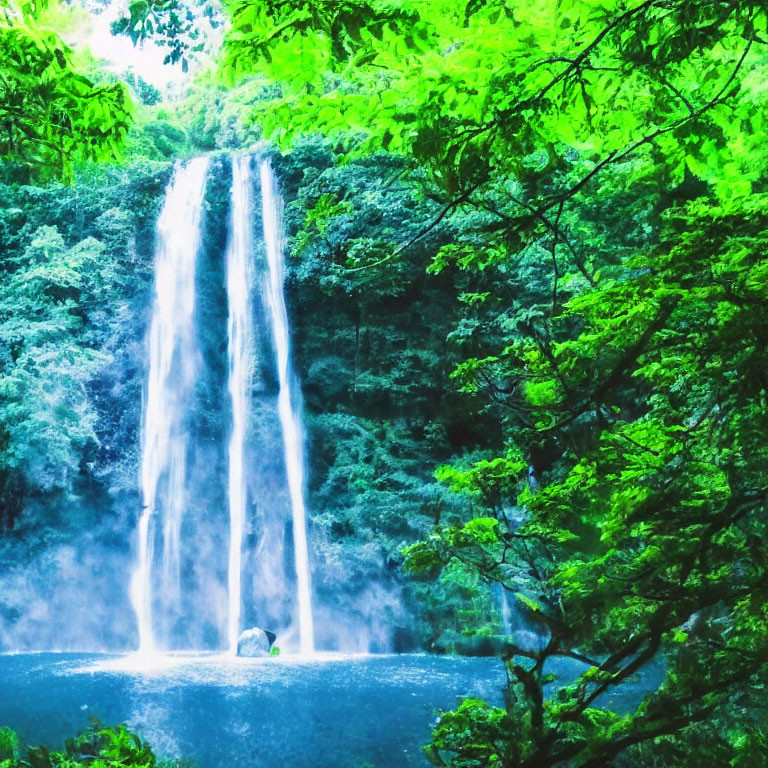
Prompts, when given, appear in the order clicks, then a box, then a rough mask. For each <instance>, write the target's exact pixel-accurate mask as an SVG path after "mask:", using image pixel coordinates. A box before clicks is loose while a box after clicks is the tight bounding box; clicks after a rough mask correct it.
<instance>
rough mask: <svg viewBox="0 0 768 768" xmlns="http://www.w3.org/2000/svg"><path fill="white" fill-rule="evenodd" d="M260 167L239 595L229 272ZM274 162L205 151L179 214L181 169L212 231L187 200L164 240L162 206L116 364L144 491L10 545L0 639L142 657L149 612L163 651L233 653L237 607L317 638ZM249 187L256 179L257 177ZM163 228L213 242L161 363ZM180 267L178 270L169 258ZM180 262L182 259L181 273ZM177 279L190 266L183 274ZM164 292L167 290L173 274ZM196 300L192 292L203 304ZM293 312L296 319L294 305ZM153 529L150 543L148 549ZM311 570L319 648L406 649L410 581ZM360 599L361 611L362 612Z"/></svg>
mask: <svg viewBox="0 0 768 768" xmlns="http://www.w3.org/2000/svg"><path fill="white" fill-rule="evenodd" d="M244 163H245V164H247V165H248V174H247V175H248V176H249V180H248V183H247V184H246V185H245V187H247V189H248V191H249V194H250V199H249V200H247V201H243V200H241V201H240V202H241V203H242V202H245V204H244V205H243V206H241V214H242V216H243V217H244V218H245V219H248V220H249V221H250V224H251V231H250V233H249V237H250V241H249V242H248V247H247V248H246V250H248V249H250V253H249V259H250V263H249V264H248V265H246V269H247V270H248V271H249V272H250V275H249V285H250V288H251V294H250V297H249V304H248V305H247V311H248V313H249V318H248V319H249V320H250V323H249V326H250V327H247V328H246V329H245V334H244V338H245V339H246V341H247V342H248V344H249V345H250V349H249V350H248V353H247V354H246V355H245V356H244V360H243V361H241V363H242V369H243V370H244V371H245V373H246V374H247V378H248V385H247V387H245V390H244V392H243V395H244V400H245V402H246V407H247V409H248V413H247V420H248V423H247V424H246V425H245V426H244V432H243V436H242V445H241V450H242V479H241V482H242V487H243V498H242V501H241V503H242V521H241V522H242V529H241V530H240V531H239V532H238V533H237V537H239V538H240V539H241V545H242V548H241V551H240V555H241V557H240V560H241V562H240V568H239V570H240V571H241V579H240V580H239V586H240V599H239V600H235V598H234V596H233V590H232V583H233V578H234V576H233V563H232V557H231V554H232V551H233V550H232V541H233V538H232V537H233V535H234V534H233V533H232V529H231V527H230V521H231V520H232V519H233V518H232V514H233V512H232V508H231V505H232V494H231V493H230V490H231V488H233V487H234V485H233V482H235V481H233V478H232V477H231V472H232V467H233V461H232V438H233V436H234V434H235V430H234V425H233V419H234V415H235V409H234V408H233V404H234V399H235V398H234V394H233V391H232V385H233V382H232V376H231V373H232V370H231V369H232V364H233V362H232V359H231V353H232V349H231V343H230V341H231V336H232V333H233V330H232V325H233V318H232V317H231V316H230V312H231V309H232V306H231V302H230V299H231V297H232V296H231V294H232V286H231V285H230V286H228V285H227V279H228V272H227V270H228V259H229V257H231V255H232V253H233V248H232V245H233V242H234V229H235V222H236V219H237V216H236V213H237V211H236V208H237V201H236V195H235V194H234V193H235V192H236V191H237V185H236V184H234V183H233V176H234V174H235V173H236V172H235V171H233V168H237V167H238V166H239V167H240V168H241V170H242V169H243V168H244V165H243V164H244ZM204 166H205V167H204ZM265 168H266V166H262V167H261V168H259V167H258V165H257V161H256V160H255V159H248V158H245V159H242V158H241V159H237V158H235V159H234V160H233V159H230V158H226V157H217V158H210V159H207V158H206V159H198V160H194V161H186V162H182V163H180V164H179V166H178V167H177V168H176V170H175V171H174V174H176V175H174V176H172V177H171V178H170V179H169V182H168V187H167V190H166V195H165V199H164V201H163V205H164V206H166V208H167V207H168V206H169V203H171V202H172V204H173V205H175V206H178V205H180V204H181V203H180V201H179V200H176V201H175V202H173V201H170V200H169V198H170V197H171V193H172V192H173V190H174V180H176V181H178V173H179V172H180V171H182V172H184V173H186V174H190V173H195V172H196V173H197V183H198V184H199V188H200V190H202V197H201V198H200V199H198V200H197V202H196V203H195V205H197V206H198V207H199V211H198V215H199V232H197V233H195V232H194V229H195V226H194V222H193V223H192V224H190V220H189V219H184V218H183V217H182V218H181V219H178V218H177V216H178V215H179V213H180V212H179V210H175V211H173V216H171V212H170V211H169V212H168V213H169V222H170V223H171V224H172V222H173V221H174V220H178V221H181V222H183V224H182V226H180V227H179V228H178V230H169V231H167V232H166V233H165V235H164V234H163V229H162V228H163V226H164V224H163V213H162V211H160V215H159V217H158V231H157V236H156V246H155V249H154V254H148V255H147V257H146V264H145V265H144V266H145V267H146V268H142V269H141V270H139V271H138V272H137V274H136V280H137V282H140V283H142V285H141V287H140V289H139V291H138V295H139V296H140V297H141V300H140V301H139V302H138V303H137V305H136V306H134V307H132V308H131V311H132V312H133V317H134V318H135V320H136V322H135V326H136V327H135V329H134V328H132V329H131V342H130V344H128V345H126V348H125V349H121V350H119V354H117V355H116V358H115V360H116V362H115V363H114V366H120V367H122V370H121V371H120V373H119V374H116V375H115V379H117V380H118V381H119V387H120V388H121V390H124V391H135V392H136V397H135V398H133V400H132V401H131V403H130V405H129V407H128V408H126V411H125V413H124V414H121V419H122V420H123V421H125V422H126V423H128V424H129V426H130V425H131V424H132V425H133V427H131V429H133V430H135V447H131V449H130V450H128V451H125V452H124V453H123V454H122V455H121V456H119V457H116V461H119V462H121V463H122V464H123V465H125V471H124V472H123V474H124V475H126V476H130V477H131V478H136V480H135V481H134V480H133V479H131V483H130V485H131V487H126V486H127V483H126V482H123V484H122V485H121V487H119V488H115V487H110V488H108V489H106V492H103V493H101V494H100V495H99V494H94V495H93V498H92V499H89V501H92V506H89V507H88V508H87V509H86V508H84V507H83V508H79V509H77V510H67V514H68V515H71V516H72V517H73V518H75V519H79V518H83V520H86V521H87V523H85V524H82V525H81V527H80V528H79V529H72V530H67V529H66V526H62V531H61V532H60V533H59V532H58V531H57V532H56V533H55V534H54V533H51V532H49V533H47V538H46V539H45V540H43V541H42V543H41V541H34V540H32V539H30V540H29V541H27V542H25V541H20V542H15V541H13V540H12V539H8V540H6V541H5V542H3V546H4V547H5V548H6V549H7V550H8V551H7V554H6V553H0V556H2V559H3V562H5V563H8V564H9V567H7V568H4V569H3V572H2V573H0V607H1V608H2V610H0V650H5V651H16V652H19V651H27V650H36V651H38V650H57V651H118V652H123V651H133V650H135V649H136V648H138V647H139V646H140V645H141V644H142V643H141V638H140V632H139V624H138V622H137V615H138V616H142V615H143V616H144V617H149V618H147V626H151V627H152V635H153V638H152V641H151V642H150V644H149V645H147V643H144V648H145V650H146V649H147V648H148V647H151V646H155V647H157V648H158V649H159V650H200V651H222V650H226V649H231V647H232V643H233V635H234V634H235V631H236V630H235V629H233V627H232V624H231V615H232V611H231V610H230V609H231V608H232V606H233V604H235V602H239V604H240V610H241V615H240V618H239V621H238V622H237V625H238V626H237V629H244V628H246V627H249V626H253V625H257V626H262V627H264V628H265V629H270V630H272V631H275V632H276V633H277V634H278V645H279V646H280V647H281V649H282V650H283V651H284V652H286V651H287V652H289V653H290V652H294V651H299V650H300V649H301V648H302V645H303V647H304V650H305V651H306V650H307V648H308V645H307V642H308V641H307V639H306V634H307V633H306V632H305V638H304V641H303V643H302V639H301V631H300V621H299V617H300V613H301V611H302V607H301V605H300V602H301V601H300V599H299V597H300V594H301V593H302V592H303V594H304V596H305V598H304V602H305V605H304V608H303V610H304V612H305V615H306V596H307V595H308V594H309V589H310V584H309V578H308V574H309V569H307V571H306V572H305V574H304V585H303V589H302V590H299V589H298V588H297V579H296V574H297V550H296V548H295V547H294V544H293V543H294V541H296V540H297V538H296V528H295V516H294V515H293V514H292V512H293V510H294V509H295V507H296V488H299V489H300V488H301V485H302V484H303V482H304V479H303V477H302V473H303V472H304V470H303V466H301V465H303V460H302V459H301V458H299V459H298V463H299V465H300V466H299V474H298V479H297V477H296V466H295V465H294V467H293V473H294V479H293V483H292V484H291V483H289V482H288V479H289V478H288V477H287V472H286V469H287V463H286V449H287V446H288V444H289V443H291V441H292V442H293V446H292V448H290V449H289V450H292V451H293V454H292V455H293V456H294V457H295V456H296V455H297V453H296V444H297V441H298V447H299V449H303V436H302V434H301V424H300V421H297V420H296V419H297V414H298V413H299V412H300V389H299V387H298V383H297V382H296V381H295V379H294V377H293V376H292V374H291V372H290V364H289V350H287V349H286V352H284V354H283V359H282V362H281V360H280V359H279V356H278V350H277V349H276V345H277V343H278V342H279V339H276V335H275V327H274V317H275V315H276V313H277V316H280V312H281V309H280V306H279V302H277V304H276V302H275V292H274V280H273V284H272V286H271V287H270V277H269V276H270V271H269V270H270V263H269V257H270V253H269V250H268V245H269V243H268V242H266V241H267V240H268V239H269V237H267V238H265V236H264V235H265V225H266V226H267V228H268V229H269V228H270V227H271V228H272V233H271V237H272V240H273V244H272V252H273V257H274V254H275V253H277V250H279V249H280V248H281V247H282V244H281V242H280V239H281V237H280V231H279V221H280V217H279V206H280V200H279V197H278V196H277V194H276V187H275V186H274V179H273V178H272V177H271V173H270V174H267V175H266V176H265V173H266V171H265ZM194 169H197V170H196V171H195V170H194ZM241 176H242V174H241ZM265 178H266V179H271V183H272V185H273V186H272V187H270V189H269V197H270V198H271V203H270V204H271V206H272V208H271V209H270V210H269V211H265V210H263V206H262V204H261V203H262V194H261V189H262V186H263V185H264V184H265ZM188 182H189V178H187V179H185V181H184V183H183V184H182V185H177V190H176V191H177V192H179V193H180V194H181V195H182V197H183V196H184V195H186V196H187V198H188V199H187V203H189V200H190V199H191V198H190V195H189V185H188ZM182 187H183V188H182ZM240 187H241V189H243V185H242V184H241V185H240ZM192 197H194V196H192ZM164 236H165V237H171V238H172V239H173V238H175V240H176V241H177V242H176V244H175V245H174V246H173V247H178V246H179V242H178V241H179V238H182V239H184V238H186V239H187V240H189V241H192V240H195V239H197V245H198V246H199V247H197V248H195V247H194V245H195V244H194V243H191V242H187V243H186V245H187V246H189V247H188V248H187V251H190V250H191V251H196V253H195V254H194V257H195V260H194V262H193V264H192V266H193V269H192V271H191V272H190V271H187V272H184V273H183V275H184V280H185V281H186V283H185V285H184V286H183V288H182V289H180V287H179V286H178V285H176V286H175V287H174V291H177V290H181V291H182V293H183V297H182V295H181V294H179V295H177V297H176V298H177V299H178V300H179V304H180V306H179V307H177V312H179V313H180V315H181V316H183V317H185V318H186V320H184V322H186V327H185V329H184V330H183V332H182V333H181V335H180V336H179V338H178V339H177V342H178V343H176V346H175V348H174V349H173V350H172V351H171V354H170V356H168V355H166V357H165V358H163V359H162V360H160V357H161V356H160V355H159V351H158V349H154V351H153V343H154V342H153V336H152V334H153V322H154V320H155V318H156V317H157V313H156V312H155V310H156V309H157V308H156V307H155V306H154V304H155V301H154V299H155V298H156V295H155V294H156V293H157V291H156V288H157V285H156V281H157V270H158V267H159V266H160V265H161V264H162V263H163V262H162V258H161V256H162V253H163V248H164V247H166V246H168V244H169V243H168V241H167V240H166V241H164V240H163V237H164ZM246 240H247V238H246ZM276 249H277V250H276ZM177 255H178V254H177ZM167 256H168V254H166V257H167ZM172 262H173V260H172V259H171V260H170V261H169V263H168V264H167V265H166V266H168V267H171V266H172ZM177 266H178V265H177ZM188 266H189V265H188ZM273 267H274V265H273ZM173 273H174V271H173V269H170V270H169V274H173ZM175 274H176V276H177V277H179V276H180V275H181V273H179V272H178V271H177V272H175ZM274 274H275V272H274V268H273V272H272V275H273V276H274ZM281 279H282V277H279V278H278V283H279V280H281ZM163 290H164V291H166V292H167V290H168V286H167V285H166V286H165V287H164V288H163ZM228 294H229V295H228ZM190 296H191V297H193V299H194V303H193V306H192V308H191V314H190V312H189V301H190ZM144 297H145V298H144ZM153 297H154V298H153ZM166 298H167V294H166ZM270 302H271V303H270ZM282 313H283V315H285V306H284V304H283V307H282ZM167 319H168V318H166V320H167ZM281 322H282V323H283V332H284V339H283V341H282V342H280V343H282V344H283V346H286V344H287V342H288V338H289V337H288V335H287V333H288V327H287V323H288V318H287V316H285V317H284V319H283V320H282V321H281ZM155 330H156V331H157V329H155ZM157 332H159V331H157ZM153 354H155V355H158V358H157V359H156V360H155V365H156V366H158V365H160V367H162V366H166V373H165V376H166V377H168V378H169V380H172V381H173V387H176V390H175V391H174V392H173V393H171V394H172V396H171V397H170V400H169V399H168V397H169V392H168V391H167V388H166V391H165V392H163V391H162V390H163V387H164V386H165V384H163V382H162V381H156V382H155V389H156V390H158V391H159V392H160V393H161V394H162V395H163V398H165V400H164V401H163V403H162V404H159V403H158V402H157V401H155V400H153V396H154V397H156V396H157V394H158V391H155V392H154V393H153V392H152V391H151V390H152V381H151V380H150V379H148V371H149V369H150V368H151V366H152V362H153V361H152V355H153ZM166 383H167V382H166ZM115 386H116V385H114V384H113V385H112V387H113V389H115ZM281 396H282V414H281ZM286 405H287V406H288V407H287V408H286ZM150 408H151V409H154V414H155V416H158V415H159V416H162V419H161V421H163V422H164V424H165V426H164V427H162V428H161V430H160V431H161V432H162V433H163V434H154V436H152V435H151V434H150V435H149V439H151V440H152V441H154V444H155V449H160V450H164V451H166V452H167V454H168V456H169V457H170V456H171V455H172V458H171V459H169V463H168V465H167V466H165V467H162V466H161V464H162V462H160V461H158V459H157V450H155V453H154V458H153V454H152V452H151V451H148V450H147V447H148V446H147V440H148V431H149V433H151V431H152V429H157V423H158V422H157V421H155V422H153V423H154V425H155V426H154V427H152V428H151V429H149V430H148V422H147V414H148V411H149V409H150ZM291 419H292V420H293V423H292V424H289V426H290V429H289V430H288V431H289V432H292V434H289V435H288V436H286V429H285V424H286V422H287V421H288V422H290V420H291ZM123 428H125V427H123ZM163 430H165V431H164V432H163ZM140 436H141V439H140ZM142 443H143V444H142ZM170 470H172V471H170ZM139 478H141V485H142V486H143V488H141V487H140V483H139ZM150 486H153V489H152V490H151V491H150V490H148V489H149V487H150ZM148 494H149V496H148ZM153 499H154V500H153ZM171 499H175V500H176V501H171ZM300 500H301V501H302V502H303V498H300ZM81 503H82V501H81ZM162 504H165V505H166V508H167V509H168V510H169V511H170V515H168V516H167V517H166V518H163V516H162V515H161V514H160V513H159V512H157V511H156V512H154V513H152V512H151V510H152V508H153V506H160V505H162ZM142 511H143V513H144V514H143V515H142V514H141V513H142ZM309 526H310V530H309V531H308V541H309V543H308V544H302V543H300V546H302V547H303V546H306V547H307V548H308V549H311V546H312V535H313V533H312V530H311V521H310V522H309ZM142 527H143V528H144V529H145V530H142ZM150 529H151V530H150ZM73 531H74V532H73ZM142 541H143V542H144V544H145V545H146V549H145V551H144V554H143V555H142V552H141V542H142ZM299 554H300V553H299ZM142 557H143V565H142ZM298 561H301V557H299V558H298ZM313 567H315V568H317V567H319V568H321V569H323V568H324V569H325V570H323V572H322V573H321V575H320V581H321V583H323V584H324V585H325V587H324V588H325V590H326V595H325V599H321V600H319V601H318V600H316V602H315V605H314V606H313V608H312V611H311V613H310V616H311V618H313V619H314V625H315V626H314V637H315V641H316V646H317V648H319V649H321V650H323V649H324V650H339V651H349V652H368V651H387V650H388V649H390V648H391V637H390V636H391V629H392V627H391V623H390V622H388V620H387V619H386V618H385V615H386V614H387V613H389V614H390V615H391V614H392V613H395V612H396V611H397V609H398V607H399V598H398V595H397V593H396V591H393V590H391V589H390V588H388V587H385V586H384V585H383V583H382V584H379V583H377V582H376V581H375V580H371V582H370V584H368V585H366V588H365V590H364V591H361V590H360V589H359V588H357V589H355V590H352V591H350V590H348V589H347V588H346V586H345V583H344V573H343V571H334V570H333V568H336V567H337V564H336V563H332V564H331V568H330V569H329V567H328V563H324V564H323V563H320V564H313ZM142 569H143V570H142ZM328 584H332V586H333V589H334V590H335V591H336V595H344V598H343V599H342V600H338V599H334V594H330V598H329V593H328V586H327V585H328ZM349 606H353V611H352V612H350V611H349V610H348V609H349ZM355 606H359V607H360V610H357V611H356V610H355V609H354V607H355ZM372 616H373V617H377V618H373V619H372ZM379 616H380V618H378V617H379ZM305 623H306V622H305ZM146 636H147V632H146V628H145V638H146Z"/></svg>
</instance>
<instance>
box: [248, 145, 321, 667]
mask: <svg viewBox="0 0 768 768" xmlns="http://www.w3.org/2000/svg"><path fill="white" fill-rule="evenodd" d="M259 175H260V180H261V198H262V219H263V224H264V244H265V246H266V251H267V262H268V266H269V274H268V275H267V282H266V296H267V305H268V306H269V312H270V316H271V320H272V335H273V340H274V345H275V352H276V354H277V373H278V381H279V386H280V389H279V394H278V412H279V415H280V424H281V426H282V432H283V447H284V450H285V469H286V474H287V478H288V490H289V493H290V499H291V512H292V514H293V550H294V558H295V564H296V582H297V595H298V603H299V642H300V649H301V653H302V654H311V653H313V652H314V650H315V641H314V629H313V625H312V593H311V585H310V575H309V550H308V546H307V522H306V510H305V507H304V448H303V442H302V438H303V435H302V427H301V417H300V413H299V411H298V410H297V409H295V408H294V405H293V401H292V397H291V384H292V380H293V372H292V370H291V354H290V342H289V334H288V313H287V311H286V308H285V296H284V294H283V281H284V275H283V244H282V222H281V217H280V199H279V196H278V193H277V184H276V181H275V177H274V174H273V172H272V168H271V166H270V164H269V161H267V160H264V161H262V162H261V164H260V167H259Z"/></svg>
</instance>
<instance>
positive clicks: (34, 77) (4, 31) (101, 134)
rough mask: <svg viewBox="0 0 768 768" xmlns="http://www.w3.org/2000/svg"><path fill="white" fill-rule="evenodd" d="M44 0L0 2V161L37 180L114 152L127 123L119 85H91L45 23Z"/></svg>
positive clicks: (124, 92) (128, 117) (123, 94)
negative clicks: (14, 163) (22, 167)
mask: <svg viewBox="0 0 768 768" xmlns="http://www.w3.org/2000/svg"><path fill="white" fill-rule="evenodd" d="M47 5H48V4H47V2H35V1H34V0H3V2H0V125H2V130H1V131H0V157H4V158H6V159H7V160H11V161H17V162H20V163H23V164H25V165H27V166H31V167H32V168H33V169H34V170H35V171H36V172H37V174H38V175H39V176H43V177H45V176H48V177H50V176H52V175H58V176H61V175H65V174H71V172H72V168H73V166H74V165H75V164H77V163H79V162H82V161H84V160H89V159H97V160H104V159H108V158H113V157H116V156H118V155H119V153H120V145H121V144H122V142H123V140H124V139H125V136H126V133H127V131H128V127H129V125H130V121H131V104H130V100H129V97H128V93H127V89H126V87H125V86H124V85H123V84H122V83H110V82H103V83H96V82H94V81H93V79H91V78H90V77H89V76H88V75H89V74H90V73H89V72H87V71H83V68H82V67H81V66H78V64H77V63H75V62H74V59H73V52H72V51H71V50H70V49H69V48H68V47H67V46H66V45H65V44H64V42H63V41H62V40H61V37H60V36H59V35H58V34H57V32H56V31H55V29H54V28H53V27H52V26H51V24H50V23H49V22H50V20H49V19H46V10H47Z"/></svg>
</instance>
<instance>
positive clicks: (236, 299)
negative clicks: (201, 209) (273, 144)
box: [227, 155, 253, 653]
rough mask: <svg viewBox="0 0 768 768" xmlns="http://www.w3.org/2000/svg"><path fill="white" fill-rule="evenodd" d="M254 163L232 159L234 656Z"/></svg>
mask: <svg viewBox="0 0 768 768" xmlns="http://www.w3.org/2000/svg"><path fill="white" fill-rule="evenodd" d="M250 162H251V159H250V157H248V156H245V155H243V156H239V157H234V158H232V214H231V223H230V234H229V245H228V247H227V296H228V299H229V321H228V326H227V328H228V339H229V347H228V349H229V379H228V387H229V396H230V399H231V401H232V433H231V435H230V439H229V569H228V596H229V615H228V623H227V639H228V643H229V650H230V651H231V652H233V653H234V652H236V650H237V640H238V638H239V636H240V614H241V609H242V559H243V527H244V521H245V508H246V488H245V476H244V472H243V463H244V450H245V436H246V426H247V423H248V414H249V411H250V405H251V403H250V397H249V384H250V377H251V343H252V335H253V334H252V328H251V297H250V285H251V276H252V272H253V264H252V260H253V236H252V222H251V214H252V205H251V174H250Z"/></svg>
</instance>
